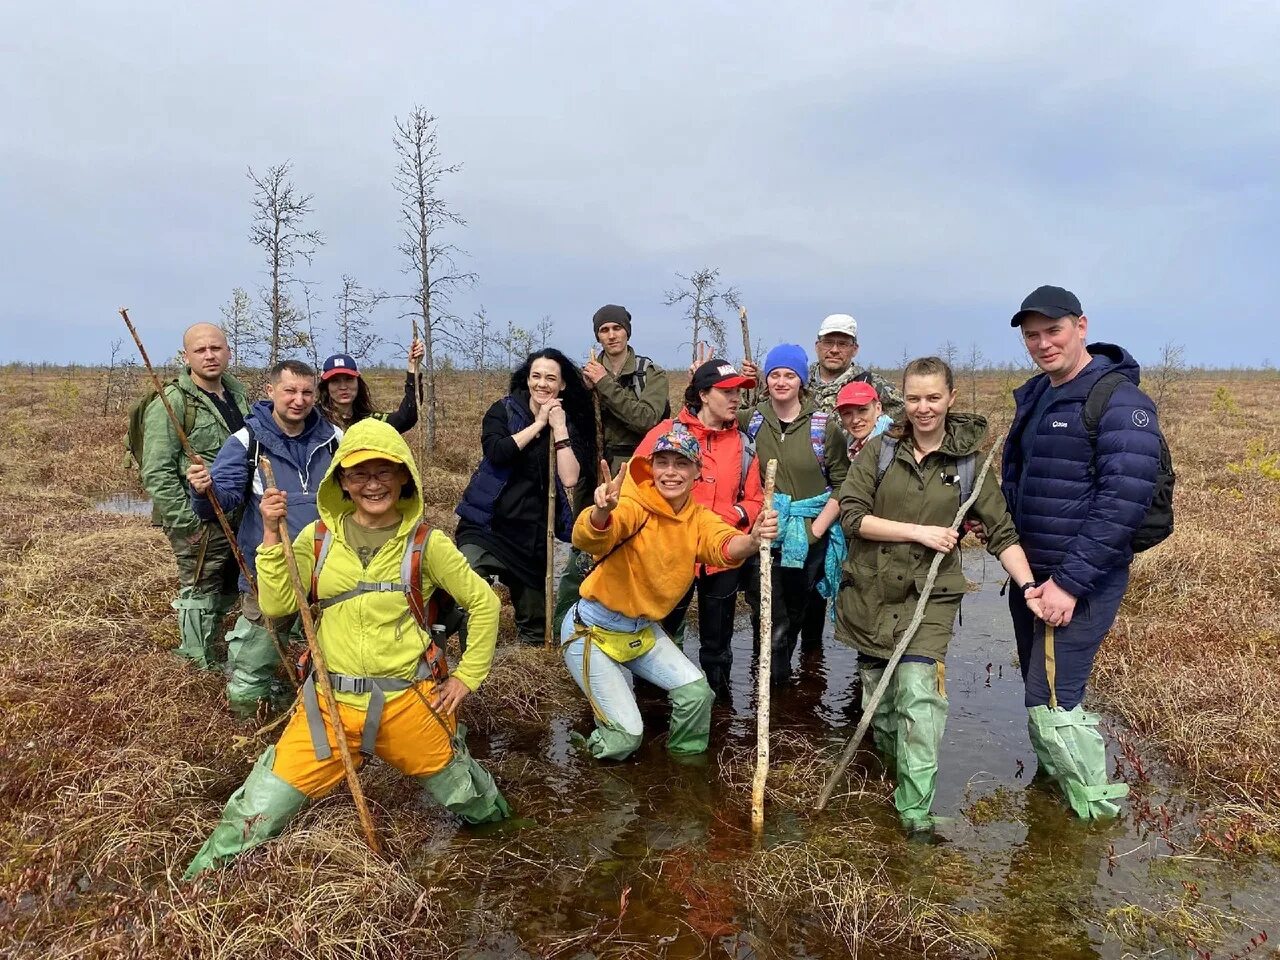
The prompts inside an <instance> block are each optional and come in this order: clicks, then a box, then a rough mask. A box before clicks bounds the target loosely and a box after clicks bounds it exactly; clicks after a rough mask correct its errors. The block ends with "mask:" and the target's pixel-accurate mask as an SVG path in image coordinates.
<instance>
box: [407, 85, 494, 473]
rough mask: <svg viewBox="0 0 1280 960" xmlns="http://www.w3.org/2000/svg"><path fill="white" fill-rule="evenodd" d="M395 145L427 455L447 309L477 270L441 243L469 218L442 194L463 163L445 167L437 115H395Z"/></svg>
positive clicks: (431, 442) (450, 246) (433, 434)
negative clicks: (445, 183) (445, 182)
mask: <svg viewBox="0 0 1280 960" xmlns="http://www.w3.org/2000/svg"><path fill="white" fill-rule="evenodd" d="M395 123H396V133H395V137H394V138H393V143H394V144H395V149H396V157H397V162H396V173H395V186H396V191H397V192H398V193H399V194H400V220H401V223H402V225H403V227H404V241H403V242H402V243H401V244H400V252H401V253H403V254H404V256H405V258H406V259H407V260H408V265H407V266H406V267H405V272H406V273H408V274H409V275H410V276H412V277H413V281H414V289H413V292H412V293H410V294H409V295H408V297H407V299H408V300H410V301H412V303H413V309H412V310H411V311H410V314H409V315H410V316H412V317H413V320H414V325H415V327H417V328H419V331H420V336H421V337H422V344H423V347H424V352H423V355H422V365H421V368H422V379H423V381H424V383H423V388H424V392H425V400H424V401H420V402H423V403H424V405H425V408H426V409H425V410H423V411H422V415H421V416H420V417H419V419H420V421H421V423H422V424H423V430H424V433H423V453H424V454H428V453H430V452H431V451H432V450H433V449H434V448H435V442H436V347H437V343H438V341H440V340H441V339H447V337H448V326H449V324H450V323H451V322H453V321H455V320H456V318H455V317H454V316H453V315H452V314H450V313H449V309H448V305H449V300H450V297H451V295H452V294H453V292H454V291H455V290H457V289H458V288H459V287H465V286H470V285H471V284H473V283H475V280H476V276H475V274H474V273H469V272H467V271H464V270H461V269H460V268H459V267H458V266H457V263H456V262H455V259H454V258H455V256H456V255H460V254H461V253H462V251H460V250H459V249H458V248H457V247H456V246H454V245H453V244H451V243H443V242H441V239H440V235H441V233H442V232H443V231H444V230H446V229H447V228H449V227H465V226H466V224H467V222H466V221H465V220H464V219H463V218H462V217H460V216H459V215H458V214H456V213H454V212H453V211H452V210H450V209H449V205H448V203H447V202H446V201H445V200H444V199H443V198H442V197H441V196H440V194H439V189H440V184H441V182H442V181H443V180H444V178H445V177H446V176H447V175H448V174H451V173H457V172H458V171H459V170H460V169H462V167H461V164H452V165H449V166H445V165H444V163H443V162H442V161H441V159H440V150H439V146H438V144H437V142H436V118H435V117H433V116H432V115H430V114H429V113H427V112H426V111H425V110H423V109H422V108H421V107H417V106H415V107H414V108H413V110H412V111H411V112H410V113H409V116H408V117H407V118H406V119H405V120H400V119H399V118H398V117H397V118H396V121H395Z"/></svg>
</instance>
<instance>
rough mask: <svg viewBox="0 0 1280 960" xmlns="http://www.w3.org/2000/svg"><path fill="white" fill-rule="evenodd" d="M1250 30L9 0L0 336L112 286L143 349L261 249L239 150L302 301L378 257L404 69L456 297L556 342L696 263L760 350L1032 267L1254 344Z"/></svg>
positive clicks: (674, 7)
mask: <svg viewBox="0 0 1280 960" xmlns="http://www.w3.org/2000/svg"><path fill="white" fill-rule="evenodd" d="M1277 49H1280V5H1278V4H1276V3H1274V2H1271V0H1267V2H1257V3H1246V2H1235V3H1233V2H1225V3H1222V2H1219V3H1203V4H1200V3H1186V2H1177V0H1172V2H1161V3H1143V2H1136V3H1126V4H1117V3H1082V2H1070V3H1026V2H1025V0H1010V2H1003V0H971V2H968V3H964V4H944V3H924V2H895V0H879V2H875V0H873V2H861V3H847V2H846V3H837V4H831V5H824V4H780V3H777V2H772V3H755V2H733V3H728V2H726V3H718V4H710V3H690V2H685V3H667V2H650V3H641V4H627V5H622V4H614V3H574V4H569V3H549V2H540V3H520V4H497V3H477V4H460V3H424V2H410V0H404V2H401V3H350V2H347V3H325V2H309V3H305V4H304V3H281V2H269V3H252V4H250V3H241V2H231V0H221V2H218V3H210V4H201V5H196V4H183V3H166V4H160V3H127V2H119V0H118V2H113V3H100V2H94V3H78V4H77V3H61V2H56V0H47V2H42V3H39V4H37V3H31V2H23V3H19V2H15V3H8V4H5V5H3V8H2V9H0V81H3V88H4V90H5V91H6V93H5V94H4V96H3V99H0V130H3V134H2V135H0V222H2V223H3V233H2V234H0V263H2V264H3V269H2V272H0V275H2V276H3V278H4V291H3V306H0V332H2V333H3V337H2V340H3V342H2V343H0V361H3V360H15V359H17V360H52V361H58V362H67V361H82V362H84V361H89V362H92V361H98V360H102V359H104V358H105V356H106V354H107V352H108V344H109V343H110V341H112V340H113V339H116V338H118V337H120V336H122V335H124V331H123V328H122V325H121V324H120V323H119V319H118V317H117V316H116V314H115V310H116V308H117V307H119V306H121V305H127V306H129V307H130V308H131V314H132V316H133V318H134V320H135V321H136V322H137V324H138V325H139V327H140V329H141V330H142V332H143V334H144V336H145V338H146V339H147V340H148V346H149V348H150V350H151V352H152V353H153V354H156V355H169V354H170V353H171V352H172V350H173V348H175V347H176V346H177V343H178V337H179V333H180V331H181V329H182V328H183V327H184V326H186V325H187V324H189V323H192V322H195V321H199V320H215V321H216V320H217V319H218V318H219V307H220V305H222V304H224V303H226V301H227V300H228V299H229V298H230V295H231V291H232V289H233V288H234V287H237V286H240V287H245V288H247V289H249V290H250V291H251V292H253V291H256V290H257V289H258V288H259V287H260V285H261V284H262V283H263V280H264V276H263V272H262V269H263V265H262V258H261V256H260V255H259V252H258V251H257V250H256V249H255V248H254V247H253V246H251V245H250V243H249V240H248V230H249V222H250V213H251V211H250V203H249V200H250V194H251V188H250V184H249V182H248V180H247V178H246V170H247V169H248V168H249V167H253V169H254V170H256V171H259V172H261V171H263V170H265V169H266V168H267V167H268V166H270V165H272V164H278V163H281V162H283V161H285V160H289V161H291V162H292V165H293V166H292V170H293V179H294V181H295V183H296V184H297V186H298V188H299V189H300V190H302V191H304V192H306V193H310V194H312V195H313V196H314V214H313V215H312V217H311V219H310V221H309V225H310V226H311V227H313V228H314V229H317V230H320V231H322V232H323V233H324V235H325V237H326V238H327V243H326V245H325V246H324V247H323V248H321V249H320V250H319V252H318V253H317V255H316V257H315V259H314V262H313V264H312V265H311V266H310V267H306V266H304V267H302V268H301V269H300V270H299V273H300V275H301V276H302V277H303V278H305V279H307V280H308V281H311V282H313V283H314V284H315V285H314V286H313V288H312V295H313V301H314V302H315V303H316V305H317V306H318V307H319V308H320V309H323V310H325V311H326V312H327V313H328V314H330V315H331V314H332V310H333V300H332V298H333V295H334V294H335V293H336V291H337V284H338V279H339V277H340V276H341V275H342V274H344V273H348V274H351V275H353V276H355V277H356V278H357V279H358V280H360V281H362V282H363V283H366V284H368V285H370V286H373V287H377V288H381V289H384V290H387V291H389V292H393V293H395V292H403V291H405V290H406V289H408V280H407V277H406V276H405V275H404V274H403V273H402V267H403V262H402V259H401V257H400V255H399V254H398V253H397V250H396V245H397V243H398V241H399V235H398V225H397V198H396V195H395V193H394V191H393V187H392V172H393V167H394V164H395V157H394V153H393V151H392V146H391V135H392V131H393V122H394V118H395V117H397V116H400V117H403V116H404V115H405V114H407V113H408V112H409V110H410V109H412V107H413V106H414V105H415V104H421V105H422V106H423V107H424V108H426V109H427V110H428V111H429V112H431V113H433V114H435V115H436V116H437V118H438V130H439V138H440V145H441V149H442V151H443V153H444V156H445V158H446V159H447V160H448V161H452V162H457V163H461V164H462V165H463V169H462V171H461V172H460V173H459V174H458V175H456V176H455V177H453V178H451V179H450V180H449V181H447V182H446V185H445V190H444V192H445V195H446V197H447V198H448V199H449V200H450V201H451V203H452V205H453V208H454V209H455V210H456V211H457V212H458V213H459V214H461V215H462V216H464V217H465V218H466V219H467V220H468V221H469V225H468V226H467V228H466V229H464V230H461V231H457V232H456V233H454V234H451V235H450V236H449V238H448V239H451V240H453V241H454V242H456V243H457V244H458V245H459V246H461V247H463V248H464V249H465V250H466V251H468V253H469V256H468V257H467V258H466V259H465V261H464V266H466V267H468V268H470V269H471V270H474V271H475V272H476V273H477V274H478V277H479V282H478V284H477V285H476V287H475V288H474V289H473V290H471V291H469V292H466V293H464V294H462V295H460V296H459V297H458V298H457V300H456V304H455V308H456V310H457V311H458V312H459V313H462V314H469V313H471V312H472V311H473V310H474V309H475V308H476V307H477V306H479V305H480V304H483V305H484V306H485V307H486V308H487V310H488V313H489V316H490V318H491V319H492V320H493V321H496V322H497V323H499V324H505V323H506V322H507V321H508V319H510V320H512V321H513V322H514V323H516V324H517V325H520V326H526V327H531V326H534V325H535V324H536V323H537V322H538V319H539V318H540V317H541V316H543V315H544V314H549V315H550V316H551V318H552V320H553V322H554V324H555V331H556V336H555V343H556V345H558V346H561V347H562V348H563V349H565V350H566V351H567V352H569V353H571V354H573V355H575V356H580V355H583V354H584V353H585V350H586V348H587V345H588V343H589V342H590V340H591V327H590V317H591V314H592V313H593V312H594V310H595V309H596V308H597V307H598V306H600V305H601V304H603V303H606V302H616V303H622V304H625V305H626V306H627V307H628V308H629V309H630V310H631V313H632V314H633V316H634V318H635V329H634V336H633V345H634V346H636V347H637V348H638V349H639V350H640V351H641V352H642V353H647V354H650V355H651V356H653V357H655V358H656V359H658V360H659V361H660V362H675V361H676V359H677V357H678V356H679V357H684V356H685V355H686V354H687V347H681V346H680V344H681V342H682V341H687V340H688V339H689V334H688V331H687V329H686V327H685V326H684V324H683V323H682V321H681V319H680V317H679V313H678V311H677V310H676V308H672V307H665V306H663V303H662V301H663V292H664V291H665V290H666V289H668V288H670V287H671V286H672V285H673V284H674V283H675V282H676V276H675V274H676V272H677V271H679V272H681V273H689V272H691V271H693V270H696V269H698V268H700V267H703V266H711V267H718V268H719V269H720V270H721V274H722V276H723V278H724V279H725V280H726V281H728V282H729V283H731V284H733V285H735V286H736V287H738V288H739V290H740V291H741V294H742V297H743V300H744V303H745V304H746V305H747V307H748V308H749V310H750V315H751V323H752V333H753V336H754V337H755V338H756V339H758V340H760V341H762V342H763V343H764V345H765V346H766V347H768V346H771V345H772V344H774V343H777V342H779V341H781V340H796V341H798V342H800V343H801V344H803V345H805V346H806V348H807V349H810V350H811V349H812V344H813V339H814V337H813V333H814V331H815V330H816V327H817V325H818V323H819V322H820V320H821V319H822V317H823V316H824V315H826V314H827V313H832V312H847V313H851V314H853V315H854V316H855V317H856V318H857V319H858V321H859V324H860V328H861V338H860V339H861V342H862V354H861V358H862V359H864V360H866V361H868V362H870V363H879V364H884V365H890V364H894V363H896V362H897V360H898V358H899V357H901V356H902V355H903V353H904V351H905V352H907V353H910V354H913V355H914V354H921V353H928V352H933V351H934V350H935V349H936V348H937V347H938V345H939V344H941V343H942V342H943V341H945V340H951V341H952V342H954V343H956V344H957V345H959V346H960V347H961V348H962V349H963V350H965V351H967V350H968V349H969V347H970V346H971V345H975V344H976V345H977V347H978V348H979V349H980V350H981V351H982V352H983V354H984V355H985V356H987V357H989V358H992V359H994V360H1009V359H1015V358H1017V357H1018V356H1019V350H1020V345H1019V342H1018V339H1017V334H1016V333H1015V332H1013V331H1011V330H1010V328H1009V326H1008V318H1009V316H1010V314H1012V313H1013V311H1014V310H1015V309H1016V308H1017V305H1018V303H1019V301H1020V300H1021V299H1022V297H1023V296H1024V295H1025V294H1026V293H1027V292H1029V291H1030V290H1031V289H1032V288H1033V287H1035V286H1037V285H1038V284H1041V283H1055V284H1061V285H1065V286H1067V287H1069V288H1071V289H1072V290H1074V291H1075V292H1076V293H1077V294H1078V295H1079V297H1080V299H1081V301H1082V302H1083V304H1084V307H1085V311H1086V313H1087V314H1088V315H1089V317H1090V321H1091V329H1090V334H1091V336H1092V337H1093V338H1095V339H1103V340H1109V341H1114V342H1119V343H1121V344H1122V345H1124V346H1126V347H1128V348H1129V349H1130V350H1131V351H1132V352H1133V353H1134V354H1135V355H1136V356H1137V357H1138V359H1139V360H1142V361H1148V360H1153V359H1154V358H1155V357H1156V356H1157V354H1158V353H1159V348H1160V346H1161V345H1162V344H1164V343H1166V342H1170V341H1172V342H1176V343H1180V344H1184V345H1185V346H1186V350H1187V359H1188V360H1189V361H1190V362H1193V363H1205V364H1210V365H1231V364H1258V363H1261V362H1263V361H1264V360H1270V361H1271V362H1273V363H1280V333H1277V324H1276V322H1275V320H1274V317H1273V315H1274V313H1275V310H1276V307H1275V305H1276V304H1278V303H1280V271H1278V270H1277V267H1276V257H1277V240H1280V192H1278V191H1277V189H1276V187H1277V165H1278V161H1280V67H1277V61H1278V59H1280V58H1278V57H1277V54H1276V51H1277ZM397 313H398V310H397V308H395V307H394V306H387V307H384V308H383V309H382V310H381V311H380V312H379V313H378V314H377V315H376V316H377V317H378V319H379V322H380V323H381V325H382V327H383V330H384V333H385V334H386V335H387V336H388V337H390V338H393V339H400V340H403V339H404V338H405V333H406V330H407V321H404V320H400V319H399V318H398V317H397ZM325 319H327V317H326V318H325ZM730 343H731V347H730V351H729V352H730V356H731V357H732V358H734V359H737V358H738V356H739V354H740V350H741V347H740V345H739V346H737V347H734V346H732V344H735V343H740V338H739V337H738V336H736V335H735V336H733V337H731V339H730ZM327 346H328V345H327V344H326V347H327ZM323 352H329V351H328V349H327V348H326V349H325V350H324V351H323Z"/></svg>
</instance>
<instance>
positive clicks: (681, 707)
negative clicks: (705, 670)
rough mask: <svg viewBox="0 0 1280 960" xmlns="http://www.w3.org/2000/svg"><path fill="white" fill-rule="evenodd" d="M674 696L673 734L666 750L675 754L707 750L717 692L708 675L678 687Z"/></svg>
mask: <svg viewBox="0 0 1280 960" xmlns="http://www.w3.org/2000/svg"><path fill="white" fill-rule="evenodd" d="M668 696H669V697H670V698H671V735H670V737H668V739H667V750H669V751H670V752H671V753H675V754H693V753H705V752H706V749H707V741H708V740H710V738H711V704H712V701H714V700H715V694H714V693H712V692H711V686H710V685H709V684H708V683H707V681H706V678H705V677H699V678H698V679H697V680H695V681H693V683H686V684H685V685H684V686H683V687H676V688H675V689H673V690H672V691H671V692H670V693H669V694H668Z"/></svg>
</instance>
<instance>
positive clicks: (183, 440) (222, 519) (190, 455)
mask: <svg viewBox="0 0 1280 960" xmlns="http://www.w3.org/2000/svg"><path fill="white" fill-rule="evenodd" d="M120 317H121V318H122V319H123V320H124V325H125V326H126V327H128V328H129V333H130V334H132V336H133V342H134V343H136V344H137V345H138V353H140V354H141V355H142V363H143V365H144V366H146V368H147V373H149V374H150V375H151V382H152V383H153V384H154V385H155V388H156V394H157V395H158V396H159V397H160V402H161V403H163V404H164V410H165V413H167V414H169V422H170V423H172V424H173V429H174V430H175V431H176V432H177V434H178V442H179V443H180V444H182V451H183V452H184V453H185V454H186V455H187V459H188V460H189V461H191V462H193V463H203V462H204V461H203V460H202V459H201V457H200V455H199V454H198V453H196V451H195V448H194V447H192V446H191V440H190V439H189V438H188V437H187V432H186V431H185V430H183V429H182V418H181V417H179V416H178V415H177V414H176V413H174V411H173V405H172V404H170V403H169V398H168V397H167V396H165V393H164V384H163V383H161V382H160V377H159V376H157V375H156V371H155V368H154V367H152V366H151V358H150V357H149V356H147V348H146V347H144V346H143V345H142V338H141V337H140V336H138V330H137V328H136V327H134V325H133V321H132V320H130V319H129V311H128V309H127V308H125V307H121V308H120ZM205 497H206V498H207V499H208V500H209V504H210V505H211V506H212V507H213V515H214V516H215V517H217V518H218V526H220V527H221V528H222V535H223V536H224V537H226V538H227V545H228V546H229V547H231V554H232V556H234V557H235V558H236V565H237V566H239V567H240V573H241V574H243V575H244V582H245V583H247V584H248V585H249V592H250V593H252V594H253V595H254V598H255V599H256V598H257V596H258V584H257V581H255V580H254V579H253V572H252V571H251V570H250V569H249V564H248V563H247V562H246V561H245V559H244V554H243V553H241V552H240V545H239V544H238V543H237V542H236V533H235V531H234V530H232V529H231V521H230V520H228V519H227V515H226V513H225V512H224V511H223V509H222V504H221V503H219V502H218V494H217V491H216V490H214V488H213V487H210V488H209V491H208V493H206V494H205ZM264 618H265V615H264ZM267 633H269V634H271V642H272V643H273V644H275V648H276V655H277V656H278V657H279V658H280V664H281V666H282V667H283V668H284V672H285V674H286V675H287V676H288V677H289V682H290V683H292V684H293V689H294V692H295V693H296V692H297V690H298V680H297V678H296V677H295V676H294V675H293V671H292V670H290V669H289V658H288V657H287V656H285V652H284V648H283V647H281V646H280V638H279V637H277V636H276V632H275V630H274V629H272V626H271V621H270V619H267Z"/></svg>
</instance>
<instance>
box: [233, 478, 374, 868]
mask: <svg viewBox="0 0 1280 960" xmlns="http://www.w3.org/2000/svg"><path fill="white" fill-rule="evenodd" d="M258 463H259V465H260V466H261V467H262V477H263V480H264V481H265V483H266V487H267V489H269V490H270V489H274V488H275V485H276V478H275V474H274V473H273V471H272V470H271V461H269V460H268V459H267V458H266V457H261V458H259V460H258ZM278 530H279V534H280V542H281V544H282V545H283V546H284V562H285V566H287V567H288V568H289V580H290V582H291V583H292V584H293V595H294V596H295V597H296V598H297V600H298V614H299V615H300V616H301V617H302V632H303V634H304V635H305V636H306V638H307V649H308V650H310V651H311V669H312V671H313V673H314V674H315V678H316V686H317V687H318V688H319V689H320V696H322V697H323V698H324V705H325V709H326V710H328V711H329V721H330V722H331V723H332V724H333V733H334V737H335V738H336V739H337V741H338V754H339V756H341V757H342V770H343V772H344V773H345V774H346V776H347V786H348V787H350V788H351V799H352V800H354V801H355V803H356V812H357V813H358V814H359V815H360V826H361V827H362V828H364V839H365V842H366V843H368V844H369V849H370V850H372V851H373V852H374V853H376V854H381V853H382V844H381V843H379V842H378V833H377V831H376V830H375V829H374V827H373V817H372V816H371V815H370V814H369V805H368V804H367V803H365V799H364V791H363V790H362V789H361V788H360V778H359V776H357V775H356V767H355V764H354V763H352V761H351V748H350V747H349V746H348V745H347V731H346V730H345V729H344V728H343V725H342V715H341V714H340V713H338V698H337V697H335V696H334V695H333V684H331V683H330V682H329V665H328V664H327V663H326V662H325V659H324V651H323V650H321V649H320V644H319V642H317V640H316V624H315V620H314V619H312V617H311V605H310V604H309V603H307V591H306V588H304V587H303V586H302V575H301V574H300V573H299V572H298V559H297V557H295V556H294V555H293V540H292V539H291V538H290V537H289V524H288V522H287V521H286V520H285V518H284V517H281V518H280V524H279V527H278Z"/></svg>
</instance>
